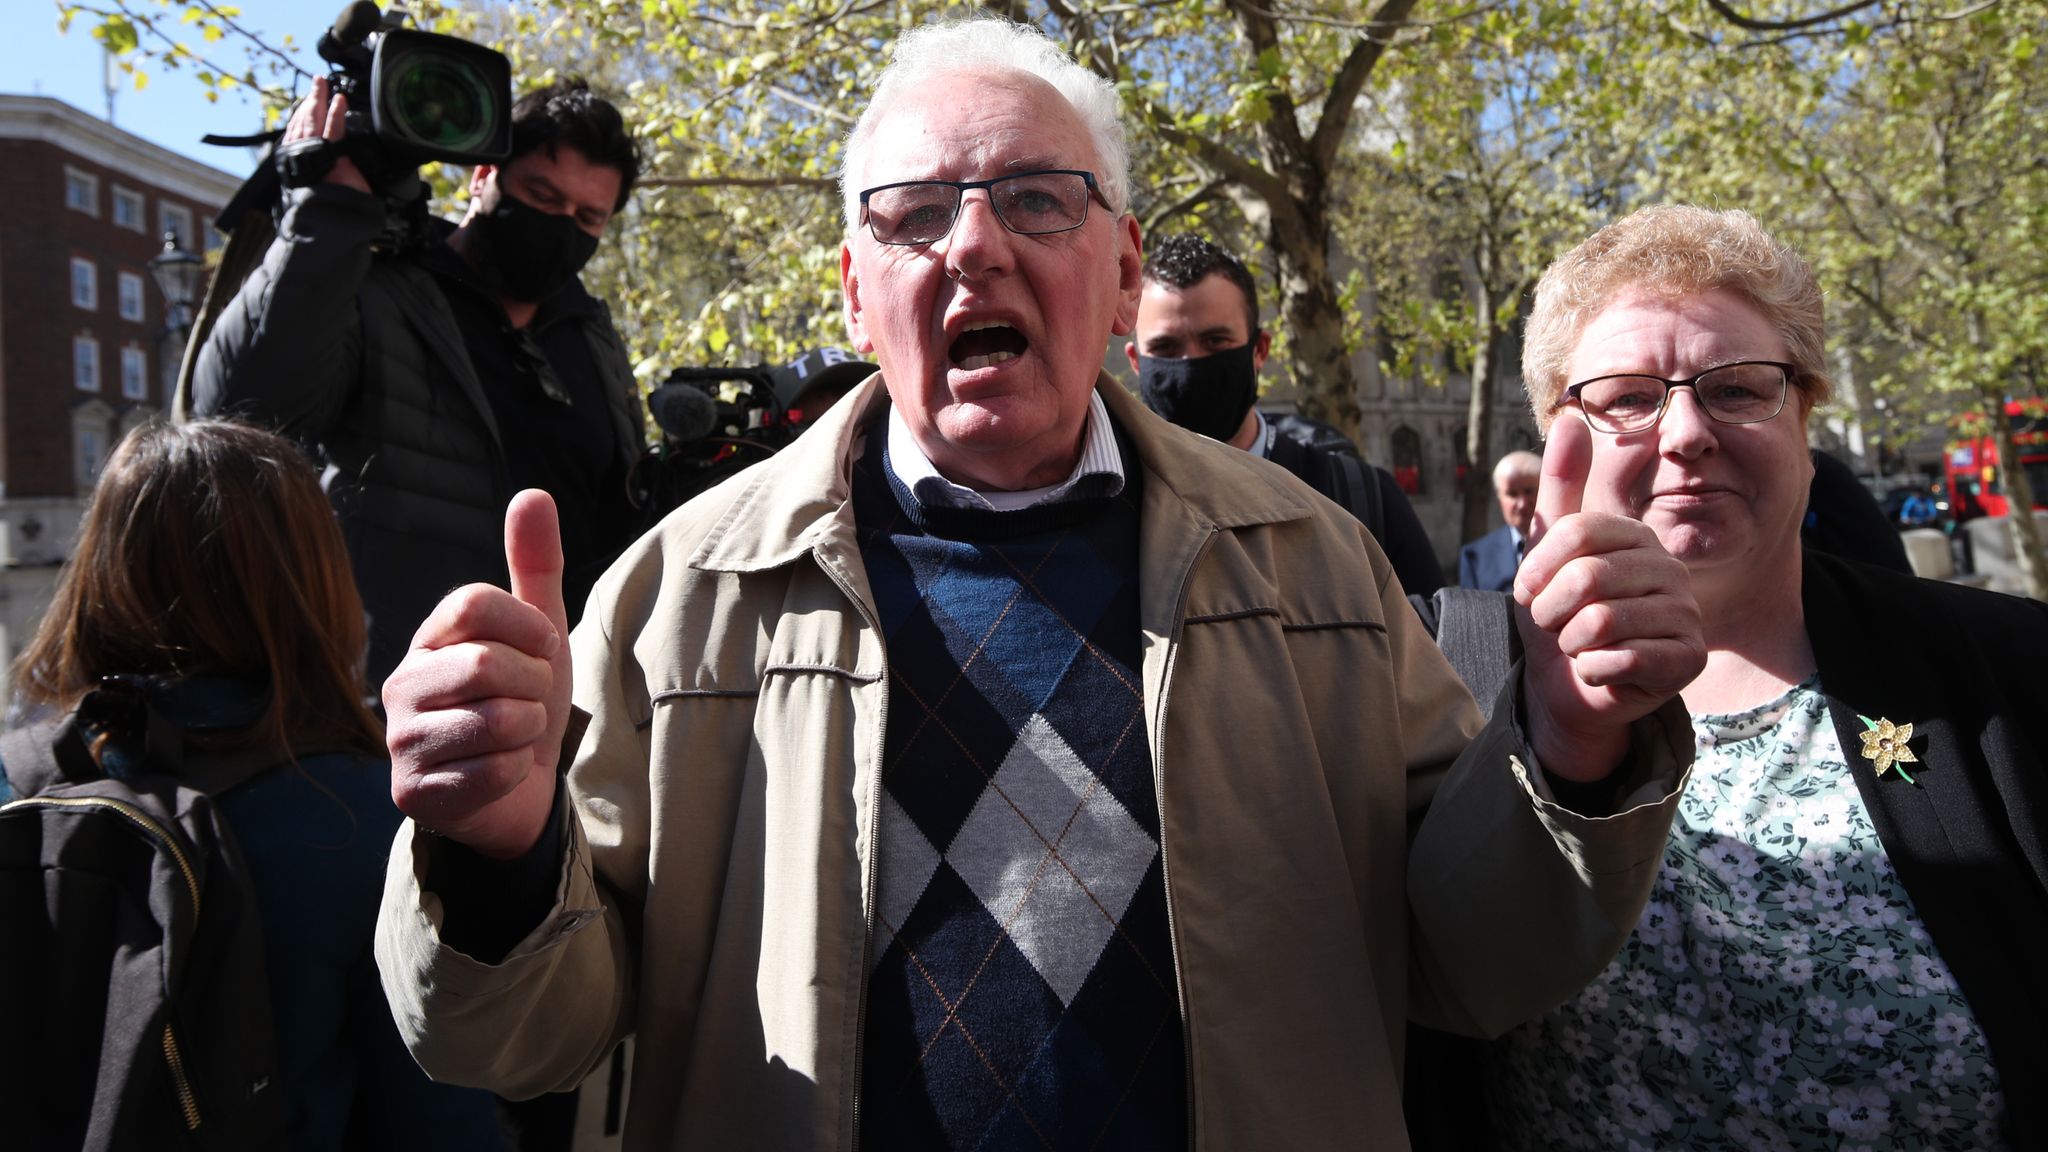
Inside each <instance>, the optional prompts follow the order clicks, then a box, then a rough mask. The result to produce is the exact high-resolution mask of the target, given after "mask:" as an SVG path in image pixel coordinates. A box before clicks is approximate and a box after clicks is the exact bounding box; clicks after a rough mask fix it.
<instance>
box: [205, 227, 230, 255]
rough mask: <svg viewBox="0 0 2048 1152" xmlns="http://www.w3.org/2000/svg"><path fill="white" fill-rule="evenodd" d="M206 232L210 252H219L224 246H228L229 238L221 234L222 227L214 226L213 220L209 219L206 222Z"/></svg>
mask: <svg viewBox="0 0 2048 1152" xmlns="http://www.w3.org/2000/svg"><path fill="white" fill-rule="evenodd" d="M205 232H206V250H207V251H208V252H218V251H220V250H221V249H222V248H225V247H227V243H228V238H227V237H225V236H223V235H221V234H220V229H218V228H215V227H214V226H213V221H211V220H209V221H207V222H206V228H205Z"/></svg>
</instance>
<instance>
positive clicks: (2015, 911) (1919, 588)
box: [1801, 552, 2048, 1148]
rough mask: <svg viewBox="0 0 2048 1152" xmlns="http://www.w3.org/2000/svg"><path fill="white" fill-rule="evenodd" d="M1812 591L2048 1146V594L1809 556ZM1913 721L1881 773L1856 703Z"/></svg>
mask: <svg viewBox="0 0 2048 1152" xmlns="http://www.w3.org/2000/svg"><path fill="white" fill-rule="evenodd" d="M1801 599H1802V600H1803V601H1804V603H1805V608H1806V631H1807V635H1808V636H1809V637H1810V638H1811V639H1812V642H1813V655H1814V660H1815V662H1816V664H1817V665H1818V667H1819V670H1820V682H1821V688H1822V690H1823V691H1824V692H1825V693H1826V694H1827V698H1828V712H1829V714H1830V716H1831V717H1832V718H1833V720H1834V722H1835V730H1836V732H1837V733H1838V734H1839V735H1840V737H1841V740H1842V751H1843V752H1844V753H1846V754H1847V758H1848V761H1849V767H1850V772H1851V774H1852V775H1853V776H1854V777H1855V780H1856V787H1857V790H1858V791H1859V792H1861V793H1862V796H1863V802H1864V805H1865V806H1866V807H1868V808H1869V809H1870V817H1871V821H1872V823H1873V824H1875V825H1876V828H1877V833H1878V837H1879V838H1880V839H1881V840H1882V841H1883V842H1884V849H1885V854H1886V855H1887V856H1889V857H1890V859H1891V864H1892V868H1893V870H1894V871H1895V872H1897V874H1898V877H1899V880H1900V882H1901V883H1903V884H1904V885H1905V886H1906V891H1907V893H1908V894H1910V895H1911V896H1912V898H1913V907H1914V910H1915V911H1917V912H1918V913H1919V915H1920V919H1921V921H1922V922H1923V923H1925V924H1926V925H1927V931H1928V934H1929V935H1930V936H1932V937H1933V939H1934V944H1935V947H1936V948H1938V949H1939V950H1940V952H1941V957H1942V959H1943V960H1944V961H1945V962H1947V964H1948V967H1949V970H1950V971H1951V972H1953V973H1954V974H1955V978H1956V983H1957V985H1958V986H1959V987H1960V988H1961V989H1962V991H1963V996H1964V997H1965V998H1966V999H1967V1000H1968V1001H1969V1003H1970V1010H1971V1011H1972V1012H1973V1013H1974V1014H1975V1015H1976V1017H1977V1023H1978V1024H1979V1026H1981V1027H1982V1028H1983V1030H1984V1036H1985V1039H1986V1041H1987V1042H1988V1043H1989V1044H1990V1046H1991V1058H1992V1063H1993V1066H1994V1067H1995V1068H1997V1070H1998V1076H1999V1080H2000V1082H2001V1083H2002V1085H2003V1091H2004V1094H2005V1106H2006V1122H2005V1128H2006V1134H2007V1136H2008V1138H2009V1139H2010V1141H2011V1142H2012V1145H2013V1147H2015V1148H2048V983H2044V981H2043V979H2042V977H2041V975H2040V971H2041V968H2042V966H2043V965H2044V963H2048V826H2044V821H2048V735H2044V732H2048V728H2044V726H2048V604H2042V603H2040V602H2039V601H2035V600H2028V599H2023V598H2021V597H2016V596H2006V595H2003V594H2001V593H1997V592H1985V591H1980V590H1978V589H1974V588H1964V587H1960V586H1957V585H1953V584H1943V583H1939V582H1936V581H1932V580H1919V579H1914V578H1913V577H1910V576H1900V575H1897V574H1895V573H1892V572H1888V571H1885V570H1883V569H1879V568H1874V567H1871V566H1869V565H1864V564H1855V563H1851V562H1849V561H1844V560H1839V559H1836V558H1834V557H1832V556H1825V555H1821V554H1818V553H1814V552H1808V553H1807V554H1806V565H1805V577H1804V587H1803V589H1802V593H1801ZM1859 715H1860V716H1868V717H1870V718H1871V719H1873V720H1876V719H1886V720H1890V721H1892V722H1893V723H1895V724H1905V723H1911V724H1912V725H1913V738H1912V741H1911V743H1910V744H1909V745H1908V747H1909V748H1911V749H1912V751H1913V753H1914V755H1915V756H1917V757H1918V758H1919V763H1916V764H1910V765H1907V769H1908V771H1909V773H1910V774H1911V775H1912V777H1913V780H1914V781H1915V782H1914V783H1912V784H1908V783H1906V781H1905V780H1904V779H1901V778H1900V777H1898V776H1897V775H1896V774H1895V773H1890V772H1888V773H1886V774H1885V775H1884V776H1883V777H1879V776H1878V775H1877V773H1876V770H1875V765H1874V764H1873V763H1872V762H1871V761H1869V760H1867V759H1865V758H1864V757H1863V756H1862V754H1861V753H1862V748H1863V737H1862V733H1863V730H1864V725H1863V722H1862V721H1861V720H1859V719H1858V718H1857V717H1858V716H1859Z"/></svg>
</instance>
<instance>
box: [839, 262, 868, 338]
mask: <svg viewBox="0 0 2048 1152" xmlns="http://www.w3.org/2000/svg"><path fill="white" fill-rule="evenodd" d="M839 297H840V300H841V302H842V303H843V304H844V305H845V309H846V335H847V339H849V340H851V341H853V349H854V351H856V352H873V351H874V350H875V341H874V338H873V337H872V336H869V335H868V326H867V321H866V319H865V317H864V313H863V312H862V311H861V304H860V277H859V276H856V275H854V271H853V245H851V244H848V243H841V244H840V245H839Z"/></svg>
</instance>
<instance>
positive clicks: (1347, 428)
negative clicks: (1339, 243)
mask: <svg viewBox="0 0 2048 1152" xmlns="http://www.w3.org/2000/svg"><path fill="white" fill-rule="evenodd" d="M1305 199H1306V200H1307V202H1304V200H1303V199H1297V200H1296V201H1295V203H1293V204H1291V205H1286V206H1283V207H1281V208H1279V209H1278V210H1276V211H1273V212H1271V213H1270V214H1269V215H1268V217H1267V224H1268V227H1267V242H1268V243H1269V244H1270V245H1271V246H1272V250H1273V254H1274V256H1275V257H1276V258H1277V262H1278V264H1279V272H1280V314H1281V315H1282V316H1283V317H1285V318H1286V320H1287V332H1288V336H1289V338H1290V340H1291V341H1292V342H1291V344H1290V345H1289V346H1288V350H1287V370H1288V373H1289V375H1290V376H1291V377H1292V378H1293V380H1294V386H1295V389H1296V390H1297V393H1298V394H1299V396H1300V404H1301V411H1302V414H1303V415H1305V416H1308V417H1310V418H1312V419H1316V420H1321V421H1324V422H1325V423H1328V424H1331V425H1333V426H1335V427H1336V428H1337V429H1338V430H1339V431H1341V432H1343V433H1344V434H1345V435H1346V436H1349V437H1351V439H1352V440H1353V441H1354V442H1356V441H1357V440H1358V439H1359V435H1358V416H1359V412H1358V385H1357V381H1356V378H1355V377H1353V376H1352V373H1351V352H1350V349H1349V348H1347V347H1346V344H1345V339H1344V310H1343V309H1342V308H1341V307H1339V306H1338V303H1337V285H1336V282H1335V281H1334V280H1332V279H1331V277H1330V256H1329V252H1330V248H1329V245H1330V223H1329V214H1328V212H1327V210H1326V209H1325V208H1324V207H1323V205H1322V198H1321V197H1320V196H1315V197H1313V198H1305Z"/></svg>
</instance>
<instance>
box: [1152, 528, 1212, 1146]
mask: <svg viewBox="0 0 2048 1152" xmlns="http://www.w3.org/2000/svg"><path fill="white" fill-rule="evenodd" d="M1215 540H1216V533H1215V532H1214V531H1211V532H1210V533H1209V535H1208V536H1207V537H1206V538H1205V539H1203V541H1202V546H1201V547H1199V548H1197V549H1195V555H1194V557H1193V558H1192V559H1190V560H1189V561H1188V566H1187V570H1186V571H1185V572H1182V573H1181V577H1180V591H1179V592H1178V593H1176V594H1175V595H1174V598H1173V634H1172V635H1170V636H1168V637H1167V640H1166V661H1165V666H1164V667H1163V668H1162V669H1161V670H1160V674H1159V729H1158V734H1157V735H1156V736H1154V737H1153V744H1154V746H1155V747H1157V748H1158V754H1157V755H1155V756H1153V757H1152V792H1153V795H1155V796H1156V797H1158V803H1159V886H1160V887H1161V888H1162V889H1164V890H1165V894H1166V943H1167V947H1168V949H1169V950H1170V953H1171V955H1172V956H1173V989H1174V993H1175V994H1176V995H1177V996H1178V997H1179V998H1180V1019H1181V1046H1180V1058H1181V1076H1182V1083H1184V1084H1185V1085H1186V1086H1187V1087H1186V1091H1187V1101H1188V1148H1189V1149H1190V1150H1191V1152H1192V1149H1194V1147H1195V1045H1194V1037H1193V1035H1192V1033H1191V1031H1190V1030H1189V1028H1188V986H1187V979H1186V977H1185V976H1183V975H1182V973H1181V963H1180V929H1179V927H1178V925H1177V924H1176V923H1175V920H1174V914H1173V872H1172V870H1171V869H1170V868H1168V867H1167V858H1166V770H1165V768H1164V765H1165V763H1166V705H1167V697H1168V696H1169V695H1170V694H1171V693H1170V689H1171V687H1172V685H1173V664H1174V661H1175V660H1177V659H1178V658H1179V657H1180V640H1181V629H1182V628H1183V627H1184V626H1185V623H1184V622H1185V619H1186V616H1187V606H1188V587H1189V586H1190V585H1192V584H1193V583H1194V580H1195V567H1196V566H1197V565H1199V564H1200V563H1201V562H1202V557H1203V556H1204V555H1205V554H1207V553H1208V551H1209V546H1210V545H1211V544H1213V543H1215Z"/></svg>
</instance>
